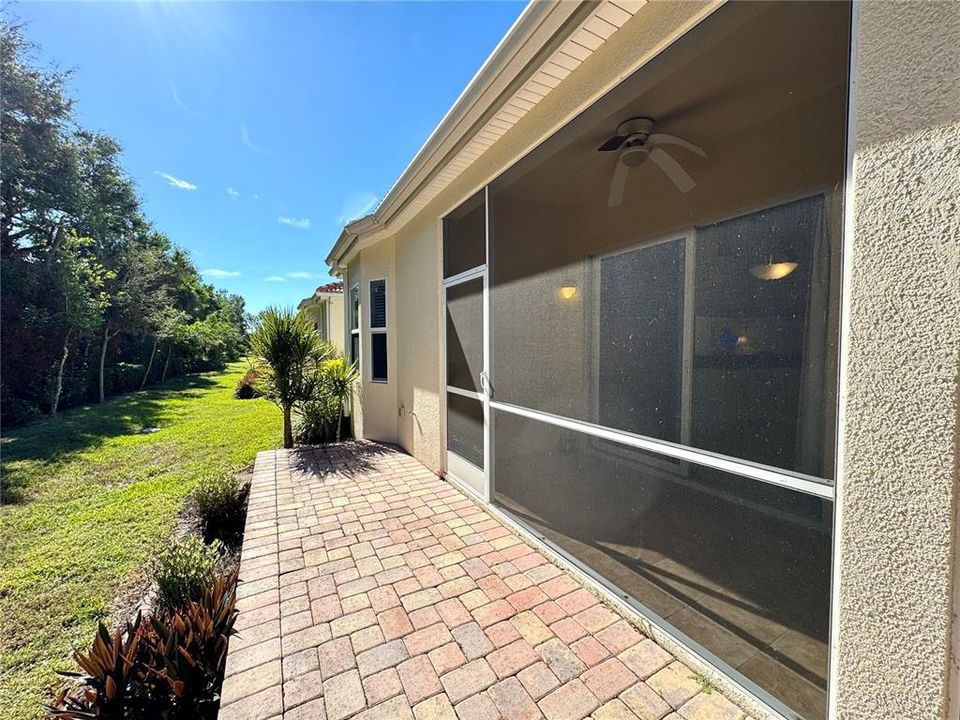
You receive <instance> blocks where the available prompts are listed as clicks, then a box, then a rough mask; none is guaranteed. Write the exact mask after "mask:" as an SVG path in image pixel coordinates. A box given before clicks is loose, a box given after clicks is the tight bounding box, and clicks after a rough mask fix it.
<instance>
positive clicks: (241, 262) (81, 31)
mask: <svg viewBox="0 0 960 720" xmlns="http://www.w3.org/2000/svg"><path fill="white" fill-rule="evenodd" d="M522 8H523V3H514V2H479V3H474V2H443V3H440V2H438V3H428V2H405V3H380V2H377V3H374V2H357V3H321V2H313V3H293V2H273V3H252V2H251V3H246V2H235V3H174V2H170V3H146V2H131V3H119V2H96V3H93V2H90V3H87V2H83V3H60V2H57V3H37V4H28V3H17V4H15V5H14V6H13V7H12V9H13V11H14V12H15V13H16V15H18V16H19V17H20V18H21V19H22V20H25V21H29V23H30V24H29V26H28V28H27V35H28V36H29V37H30V38H31V39H32V40H34V41H35V42H37V43H39V44H40V45H41V50H40V53H39V59H40V61H41V62H42V63H44V64H50V63H54V64H56V65H58V66H59V67H61V68H73V69H74V71H75V75H74V78H73V81H72V87H71V90H72V94H73V96H74V97H75V98H76V99H77V101H78V102H77V107H76V110H77V115H78V117H79V119H80V122H81V123H82V124H83V125H84V126H85V127H88V128H90V129H93V130H102V131H105V132H107V133H108V134H110V135H112V136H113V137H115V138H117V139H118V140H119V141H120V142H121V143H122V144H123V146H124V166H125V168H126V169H127V172H129V173H130V175H131V176H132V177H134V178H135V179H136V181H137V184H138V187H139V189H140V193H141V196H142V197H143V200H144V204H145V210H146V213H147V215H148V217H149V218H150V219H151V220H152V221H153V222H154V224H155V225H156V226H157V228H158V229H160V230H162V231H163V232H165V233H167V235H169V236H170V238H171V239H172V240H173V241H174V242H175V243H177V244H178V245H180V246H181V247H184V248H186V249H187V250H189V251H190V254H191V255H192V257H193V259H194V261H195V263H196V264H197V266H198V268H199V269H200V270H203V271H206V275H205V277H206V279H207V280H208V281H209V282H212V283H213V284H214V285H216V286H218V287H223V288H227V289H228V290H230V291H231V292H236V293H240V294H241V295H243V296H244V297H245V298H246V299H247V303H248V307H249V309H250V310H252V311H257V310H259V309H261V308H262V307H264V306H266V305H268V304H281V305H292V304H295V303H296V302H297V301H299V300H300V299H301V298H303V297H305V296H307V295H309V294H310V292H311V291H312V289H313V288H314V287H315V286H316V285H317V284H319V283H322V282H326V281H327V280H328V276H327V274H326V266H325V265H324V263H323V258H324V257H325V256H326V253H327V251H328V250H329V248H330V246H331V245H332V244H333V241H334V240H335V239H336V237H337V235H338V234H339V232H340V229H341V227H342V225H343V222H344V220H347V219H350V218H352V217H357V216H360V215H363V214H365V213H366V212H369V211H370V210H372V209H373V207H374V206H375V203H376V202H377V201H378V199H379V198H382V197H383V195H384V194H385V193H386V192H387V191H388V190H389V188H390V186H391V185H392V184H393V181H394V180H395V179H396V178H397V177H398V176H399V174H400V173H401V172H402V171H403V169H404V168H405V167H406V165H407V163H408V162H409V161H410V160H411V159H412V158H413V156H414V154H415V153H416V151H417V150H418V149H419V148H420V146H421V145H422V143H423V141H424V140H426V138H427V136H428V135H429V134H430V131H431V130H432V129H433V128H434V127H435V126H436V124H437V122H438V121H439V120H440V118H441V117H443V114H444V113H445V112H446V111H447V109H448V108H449V107H450V105H451V104H452V103H453V102H454V100H456V98H457V96H458V95H459V94H460V92H461V90H462V89H463V88H464V87H465V86H466V84H467V83H468V82H469V80H470V78H471V77H473V75H474V73H475V72H476V71H477V69H478V68H479V67H480V65H481V64H482V63H483V61H484V59H486V57H487V55H488V54H489V53H490V51H491V50H493V48H494V47H495V46H496V44H497V42H498V41H499V40H500V38H501V37H502V36H503V34H504V33H505V32H506V31H507V29H508V28H509V27H510V25H511V24H512V23H513V21H514V20H515V19H516V17H517V16H518V15H519V14H520V12H521V10H522Z"/></svg>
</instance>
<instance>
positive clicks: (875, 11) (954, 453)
mask: <svg viewBox="0 0 960 720" xmlns="http://www.w3.org/2000/svg"><path fill="white" fill-rule="evenodd" d="M858 27H859V32H858V38H859V52H858V54H857V59H856V66H857V70H858V72H857V78H858V86H857V89H856V94H855V104H854V108H853V111H854V113H853V114H854V117H855V121H856V125H855V145H854V147H855V161H854V174H853V191H854V196H855V197H854V202H855V209H854V215H853V224H852V230H853V232H852V234H850V235H848V237H847V242H846V246H847V262H848V267H849V271H848V286H847V288H848V293H847V299H846V308H845V310H846V313H847V323H846V338H845V339H846V343H845V350H846V359H845V362H844V365H843V371H844V372H845V376H846V387H845V389H844V388H843V387H841V394H842V397H841V430H840V434H841V443H842V453H843V461H842V466H841V467H842V478H841V483H840V508H841V516H840V531H839V537H838V548H839V556H838V558H839V563H838V566H837V567H838V573H839V586H838V590H839V604H838V606H837V608H836V619H837V623H836V626H835V639H836V646H835V666H834V685H835V687H834V691H835V696H836V701H837V702H836V709H837V711H838V712H837V717H839V718H842V719H843V720H861V719H862V720H904V719H906V718H909V719H910V720H945V719H946V718H948V717H949V718H950V720H953V719H954V718H957V717H960V712H958V709H957V706H954V707H953V709H952V711H950V713H949V715H948V692H947V687H948V666H949V662H950V632H951V614H952V612H951V611H952V607H953V605H952V603H953V593H955V592H956V587H955V583H956V571H957V568H956V565H955V557H956V556H955V552H954V543H955V542H956V537H955V533H956V525H955V523H956V517H957V493H958V422H957V419H958V414H957V413H958V381H957V378H958V351H960V208H958V198H960V94H958V88H960V50H958V41H960V5H958V4H956V3H924V2H921V3H893V2H864V3H862V4H861V5H860V8H859V24H858Z"/></svg>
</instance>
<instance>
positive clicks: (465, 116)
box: [326, 0, 646, 269]
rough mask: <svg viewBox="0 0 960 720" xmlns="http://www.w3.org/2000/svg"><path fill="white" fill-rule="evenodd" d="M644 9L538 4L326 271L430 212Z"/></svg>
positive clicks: (344, 238) (334, 252)
mask: <svg viewBox="0 0 960 720" xmlns="http://www.w3.org/2000/svg"><path fill="white" fill-rule="evenodd" d="M644 5H646V0H602V1H601V2H579V3H577V2H546V1H545V0H539V1H538V0H533V1H532V2H531V3H530V4H529V5H527V7H526V8H525V9H524V11H523V13H521V15H520V17H519V18H517V21H516V22H515V23H514V24H513V26H512V27H511V28H510V30H509V31H507V34H506V35H505V36H504V38H503V39H502V40H501V41H500V43H499V44H498V45H497V47H496V48H495V49H494V51H493V52H492V53H491V54H490V57H488V58H487V60H486V62H484V64H483V66H482V67H481V68H480V70H479V71H478V72H477V74H476V75H475V76H474V77H473V79H472V80H471V81H470V83H469V84H468V85H467V87H466V89H465V90H464V91H463V93H461V95H460V97H459V98H457V101H456V102H455V103H454V104H453V107H451V108H450V110H449V111H448V112H447V114H446V115H445V116H444V117H443V119H442V120H441V121H440V123H439V125H437V127H436V128H435V129H434V131H433V132H432V133H431V134H430V137H429V138H427V141H426V142H425V143H424V144H423V147H421V148H420V150H419V152H418V153H417V154H416V156H415V157H414V158H413V160H412V161H411V162H410V164H409V165H408V166H407V168H406V170H404V171H403V173H402V174H401V175H400V177H399V179H398V180H397V181H396V183H394V185H393V187H392V188H391V189H390V191H389V192H388V193H387V195H386V196H385V197H384V199H383V201H382V202H381V203H380V205H379V206H378V207H377V209H376V210H375V211H374V212H372V213H370V214H369V215H367V216H365V217H362V218H360V219H358V220H355V221H353V222H351V223H348V224H347V226H346V227H344V228H343V231H342V232H341V233H340V236H339V238H338V239H337V241H336V243H335V244H334V246H333V248H332V249H331V251H330V253H329V255H328V256H327V258H326V262H327V264H328V265H330V266H331V267H332V268H334V269H336V268H338V267H341V266H342V265H343V261H344V259H345V258H346V257H347V256H348V255H349V254H350V253H351V251H352V250H353V249H354V248H355V246H356V244H357V242H358V240H359V239H361V237H364V236H369V235H371V234H373V233H376V232H377V231H379V230H383V229H386V226H387V224H388V223H390V222H391V221H392V220H393V219H394V218H395V217H397V216H398V215H399V214H400V213H401V212H404V211H409V212H406V213H404V214H405V215H407V216H408V217H411V216H412V215H413V214H415V213H416V212H417V211H419V210H421V209H422V208H424V207H425V206H426V205H427V204H428V203H429V202H430V201H431V200H433V199H434V198H435V197H436V196H437V195H438V194H439V193H440V192H441V191H442V190H443V189H444V188H445V187H447V186H448V185H449V184H450V183H451V182H453V180H455V179H456V178H457V177H458V176H459V175H460V174H461V173H463V172H464V171H465V170H466V169H467V168H469V167H470V165H471V164H472V163H473V162H474V161H476V160H477V159H478V158H479V157H480V156H481V155H483V153H484V152H485V151H486V150H487V149H488V148H489V147H491V146H492V145H493V144H494V143H495V142H496V141H497V140H499V139H500V138H501V137H502V136H503V135H504V134H506V133H507V132H508V131H509V130H510V129H511V128H512V127H513V126H514V125H516V123H517V122H519V121H520V120H521V119H522V118H523V117H524V116H525V115H526V114H527V113H528V112H529V111H530V110H531V109H533V108H534V107H535V106H536V105H537V103H538V102H540V100H542V99H543V98H544V97H545V96H546V95H547V94H549V93H550V91H551V90H553V88H555V87H556V86H557V85H559V84H560V82H561V81H562V80H563V79H564V78H566V77H567V75H569V74H570V73H571V72H573V71H574V70H575V69H576V68H577V67H579V66H580V64H581V63H583V62H584V61H585V60H586V59H587V58H589V57H590V56H591V55H592V54H593V52H594V51H595V50H596V49H597V48H599V47H600V46H601V45H602V44H603V43H604V41H605V40H606V39H607V38H609V37H610V36H611V35H613V34H614V33H615V32H616V31H617V30H619V29H620V28H621V27H622V26H623V25H624V23H626V22H627V21H628V20H629V19H630V18H632V17H633V16H634V15H635V14H636V13H637V12H638V11H639V10H640V9H641V8H642V7H643V6H644Z"/></svg>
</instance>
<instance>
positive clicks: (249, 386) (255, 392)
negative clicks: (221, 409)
mask: <svg viewBox="0 0 960 720" xmlns="http://www.w3.org/2000/svg"><path fill="white" fill-rule="evenodd" d="M260 381H261V374H260V372H258V371H257V369H256V368H250V369H249V370H247V372H245V373H244V375H243V377H242V378H240V380H239V381H237V387H236V389H235V390H234V391H233V396H234V397H235V398H236V399H237V400H252V399H253V398H258V397H263V393H262V392H260V389H259V388H258V387H257V383H259V382H260Z"/></svg>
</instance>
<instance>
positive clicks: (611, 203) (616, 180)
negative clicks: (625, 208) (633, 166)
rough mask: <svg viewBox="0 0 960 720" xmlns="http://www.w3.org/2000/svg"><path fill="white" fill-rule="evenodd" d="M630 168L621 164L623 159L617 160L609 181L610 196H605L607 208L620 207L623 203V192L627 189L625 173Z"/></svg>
mask: <svg viewBox="0 0 960 720" xmlns="http://www.w3.org/2000/svg"><path fill="white" fill-rule="evenodd" d="M629 171H630V168H629V167H627V166H626V165H624V164H623V158H621V159H619V160H617V166H616V167H615V168H614V169H613V179H612V180H611V181H610V194H609V195H608V196H607V207H612V208H614V207H620V204H621V203H622V202H623V191H624V189H625V188H626V187H627V173H628V172H629Z"/></svg>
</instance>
